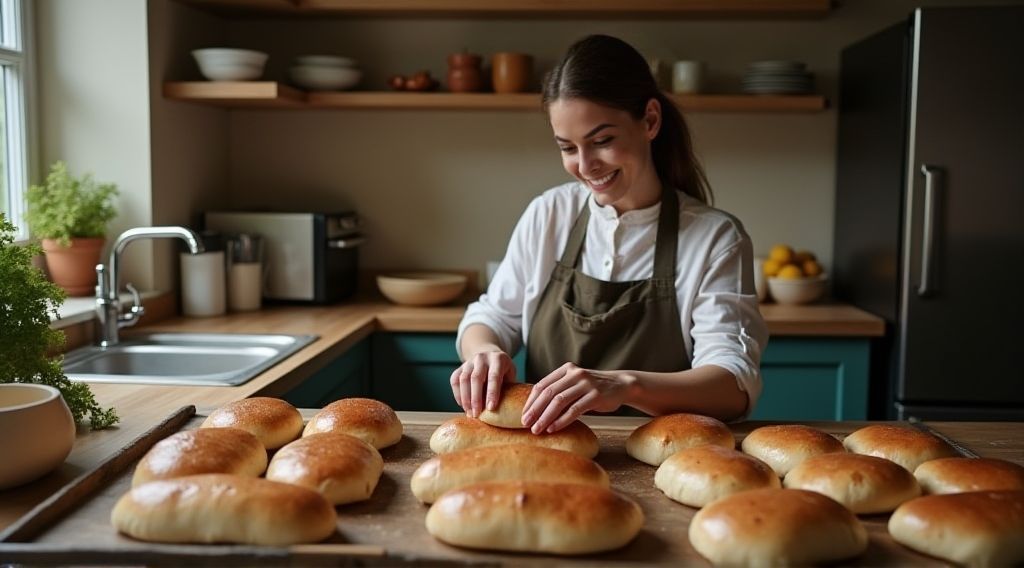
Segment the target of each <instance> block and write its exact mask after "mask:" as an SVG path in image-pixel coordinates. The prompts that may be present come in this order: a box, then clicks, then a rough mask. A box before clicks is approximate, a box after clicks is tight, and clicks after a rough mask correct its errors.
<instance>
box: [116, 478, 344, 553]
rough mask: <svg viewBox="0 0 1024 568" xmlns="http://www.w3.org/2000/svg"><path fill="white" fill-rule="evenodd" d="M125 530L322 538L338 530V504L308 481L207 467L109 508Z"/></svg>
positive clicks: (188, 537)
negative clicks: (273, 478)
mask: <svg viewBox="0 0 1024 568" xmlns="http://www.w3.org/2000/svg"><path fill="white" fill-rule="evenodd" d="M110 522H111V524H113V525H114V528H116V529H117V530H119V531H121V532H122V533H124V534H126V535H128V536H130V537H132V538H136V539H139V540H145V541H149V542H181V543H186V542H230V543H240V544H256V545H263V546H287V545H290V544H300V543H310V542H319V541H321V540H323V539H325V538H327V537H328V536H330V535H331V534H333V533H334V530H335V525H336V524H337V514H336V513H335V512H334V507H332V506H331V504H330V503H328V502H327V500H326V499H324V498H323V496H322V495H320V494H319V493H317V492H316V491H311V490H309V489H306V488H305V487H298V486H295V485H288V484H285V483H277V482H274V481H267V480H266V479H260V478H258V477H242V476H239V475H227V474H219V473H208V474H203V475H190V476H188V477H178V478H176V479H165V480H161V481H152V482H150V483H144V484H142V485H140V486H138V487H135V488H133V489H132V490H131V491H129V492H128V493H126V494H125V495H124V496H123V497H121V499H120V500H118V502H117V505H115V506H114V510H113V511H112V512H111V513H110Z"/></svg>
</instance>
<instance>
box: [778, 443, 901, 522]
mask: <svg viewBox="0 0 1024 568" xmlns="http://www.w3.org/2000/svg"><path fill="white" fill-rule="evenodd" d="M784 485H785V486H786V487H787V488H790V489H806V490H808V491H816V492H818V493H821V494H822V495H827V496H829V497H831V498H833V499H835V500H836V501H838V502H839V503H841V504H843V505H845V506H846V508H848V509H850V510H851V511H853V512H854V513H857V514H871V513H888V512H890V511H892V510H893V509H895V508H896V507H898V506H900V504H902V503H903V502H904V501H908V500H910V499H913V498H915V497H918V496H919V495H921V487H920V486H919V485H918V484H917V480H916V479H914V476H913V475H912V474H911V473H910V472H909V471H907V470H906V469H904V468H903V467H902V466H900V465H898V464H896V463H893V462H891V461H889V460H886V459H882V458H876V457H875V456H865V455H861V454H850V453H846V452H843V453H835V454H823V455H820V456H814V457H811V458H807V459H806V460H804V462H803V463H801V464H800V465H798V466H796V467H794V468H793V469H791V470H790V471H789V473H788V474H787V475H786V479H785V482H784Z"/></svg>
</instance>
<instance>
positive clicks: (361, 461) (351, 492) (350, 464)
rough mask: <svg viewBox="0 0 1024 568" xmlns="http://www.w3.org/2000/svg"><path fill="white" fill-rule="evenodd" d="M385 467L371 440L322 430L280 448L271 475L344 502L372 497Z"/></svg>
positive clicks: (268, 475) (330, 498) (270, 469)
mask: <svg viewBox="0 0 1024 568" xmlns="http://www.w3.org/2000/svg"><path fill="white" fill-rule="evenodd" d="M382 471H384V460H383V459H381V457H380V453H379V452H378V451H377V450H376V448H374V447H373V446H371V445H370V444H368V443H366V442H364V441H362V440H360V439H359V438H356V437H354V436H349V435H348V434H342V433H340V432H321V433H319V434H310V435H309V436H303V437H302V438H301V439H298V440H295V441H294V442H292V443H290V444H288V445H287V446H285V447H283V448H281V449H280V450H278V451H277V453H276V454H274V459H272V460H270V467H268V468H267V479H269V480H271V481H280V482H282V483H291V484H293V485H301V486H302V487H308V488H309V489H312V490H314V491H319V492H320V494H321V495H323V496H324V497H326V498H327V500H328V501H330V502H331V503H332V504H334V505H343V504H345V503H353V502H356V501H365V500H366V499H369V498H370V495H373V490H374V489H375V488H376V487H377V482H378V481H380V474H381V472H382Z"/></svg>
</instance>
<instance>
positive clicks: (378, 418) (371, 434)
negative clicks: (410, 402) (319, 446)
mask: <svg viewBox="0 0 1024 568" xmlns="http://www.w3.org/2000/svg"><path fill="white" fill-rule="evenodd" d="M318 432H341V433H342V434H348V435H350V436H355V437H356V438H359V439H360V440H362V441H364V442H366V443H367V444H370V445H371V446H373V447H375V448H377V449H378V450H379V449H381V448H386V447H388V446H393V445H394V444H397V443H398V441H399V440H401V439H402V422H401V421H400V420H399V419H398V415H397V414H395V411H394V410H392V409H391V407H390V406H388V405H386V404H384V403H383V402H381V401H379V400H373V399H372V398H343V399H341V400H338V401H335V402H332V403H330V404H328V405H327V406H325V407H323V409H322V410H321V411H320V412H317V413H316V414H315V415H314V416H313V418H312V419H310V421H309V424H306V429H305V430H304V431H303V432H302V435H303V436H309V435H310V434H316V433H318Z"/></svg>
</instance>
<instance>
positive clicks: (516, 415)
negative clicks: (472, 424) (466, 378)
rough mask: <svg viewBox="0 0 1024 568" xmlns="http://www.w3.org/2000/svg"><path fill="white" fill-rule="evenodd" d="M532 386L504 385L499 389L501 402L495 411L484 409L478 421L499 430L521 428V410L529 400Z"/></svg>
mask: <svg viewBox="0 0 1024 568" xmlns="http://www.w3.org/2000/svg"><path fill="white" fill-rule="evenodd" d="M531 391H533V385H527V384H523V383H505V385H504V386H502V387H501V400H500V401H499V402H498V408H497V409H496V410H493V411H491V410H487V409H484V410H483V412H481V413H480V420H482V421H484V422H486V423H488V424H490V425H491V426H497V427H499V428H523V408H525V407H526V399H527V398H530V392H531Z"/></svg>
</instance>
